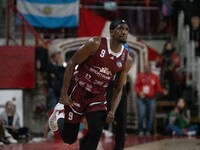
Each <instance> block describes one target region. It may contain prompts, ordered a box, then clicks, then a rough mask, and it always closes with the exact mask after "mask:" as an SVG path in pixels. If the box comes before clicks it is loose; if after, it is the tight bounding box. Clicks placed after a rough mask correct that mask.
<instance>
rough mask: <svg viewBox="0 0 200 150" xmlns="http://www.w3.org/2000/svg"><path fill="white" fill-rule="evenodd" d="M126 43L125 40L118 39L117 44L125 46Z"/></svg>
mask: <svg viewBox="0 0 200 150" xmlns="http://www.w3.org/2000/svg"><path fill="white" fill-rule="evenodd" d="M126 42H127V40H122V39H119V43H121V44H125V43H126Z"/></svg>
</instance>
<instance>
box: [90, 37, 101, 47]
mask: <svg viewBox="0 0 200 150" xmlns="http://www.w3.org/2000/svg"><path fill="white" fill-rule="evenodd" d="M88 43H89V44H92V45H94V46H98V45H100V44H101V37H92V38H90V39H89V40H88Z"/></svg>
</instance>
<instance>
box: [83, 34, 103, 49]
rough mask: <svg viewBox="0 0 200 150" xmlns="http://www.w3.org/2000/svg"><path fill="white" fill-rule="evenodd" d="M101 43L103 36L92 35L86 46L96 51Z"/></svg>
mask: <svg viewBox="0 0 200 150" xmlns="http://www.w3.org/2000/svg"><path fill="white" fill-rule="evenodd" d="M100 44H101V38H100V37H92V38H90V39H89V40H88V41H87V42H86V43H85V46H86V47H87V48H88V49H89V50H90V51H92V53H95V52H96V51H97V50H98V48H99V47H100Z"/></svg>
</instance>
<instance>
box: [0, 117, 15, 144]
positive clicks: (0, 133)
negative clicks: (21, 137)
mask: <svg viewBox="0 0 200 150" xmlns="http://www.w3.org/2000/svg"><path fill="white" fill-rule="evenodd" d="M12 143H13V144H14V143H17V141H16V140H15V139H13V137H12V135H10V134H9V133H8V131H7V130H6V129H5V128H4V126H3V120H2V118H1V117H0V145H4V144H12Z"/></svg>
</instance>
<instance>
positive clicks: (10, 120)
mask: <svg viewBox="0 0 200 150" xmlns="http://www.w3.org/2000/svg"><path fill="white" fill-rule="evenodd" d="M0 116H1V118H2V120H3V124H4V128H5V129H7V131H8V132H9V133H10V134H11V135H12V136H13V138H14V139H16V140H18V139H19V138H20V137H25V138H26V139H27V138H28V128H26V127H21V126H20V118H19V115H18V114H17V112H16V109H15V105H14V104H13V102H12V101H8V102H6V105H5V110H4V111H3V112H2V113H1V114H0Z"/></svg>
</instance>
